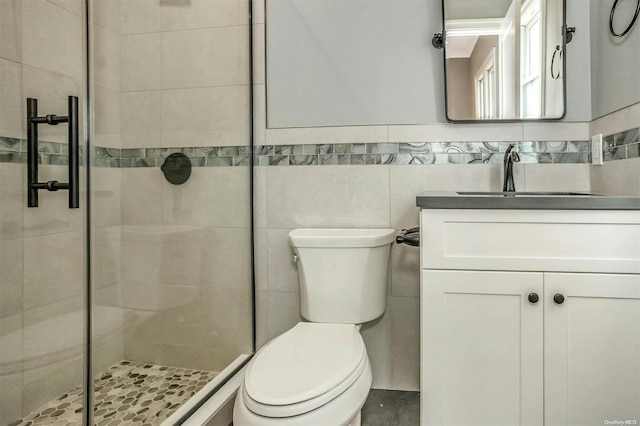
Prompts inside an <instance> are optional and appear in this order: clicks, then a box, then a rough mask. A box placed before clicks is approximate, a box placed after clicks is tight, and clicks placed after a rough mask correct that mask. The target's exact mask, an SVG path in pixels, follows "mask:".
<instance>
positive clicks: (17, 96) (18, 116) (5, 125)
mask: <svg viewBox="0 0 640 426" xmlns="http://www.w3.org/2000/svg"><path fill="white" fill-rule="evenodd" d="M0 94H2V102H1V103H0V134H1V135H2V136H5V137H10V138H21V137H22V110H23V109H24V106H23V105H24V101H23V99H22V67H21V66H20V64H18V63H16V62H13V61H10V60H6V59H0Z"/></svg>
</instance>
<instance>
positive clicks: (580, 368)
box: [544, 273, 640, 426]
mask: <svg viewBox="0 0 640 426" xmlns="http://www.w3.org/2000/svg"><path fill="white" fill-rule="evenodd" d="M544 282H545V287H544V288H545V320H544V321H545V323H544V332H545V425H547V426H548V425H581V426H582V425H598V426H600V425H603V424H614V423H607V422H611V421H622V423H615V424H639V423H640V275H606V274H550V273H549V274H544ZM555 295H562V297H563V298H564V301H563V302H562V304H557V303H555V302H554V296H555ZM626 420H629V421H631V422H630V423H624V421H626ZM634 422H635V423H634Z"/></svg>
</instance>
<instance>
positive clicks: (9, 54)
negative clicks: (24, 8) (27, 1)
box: [0, 0, 22, 62]
mask: <svg viewBox="0 0 640 426" xmlns="http://www.w3.org/2000/svg"><path fill="white" fill-rule="evenodd" d="M21 4H22V2H21V1H20V0H4V1H3V3H2V14H0V58H5V59H9V60H11V61H16V62H21V60H22V46H21V43H20V39H21V37H22V35H21V27H22V19H21V16H22V13H21Z"/></svg>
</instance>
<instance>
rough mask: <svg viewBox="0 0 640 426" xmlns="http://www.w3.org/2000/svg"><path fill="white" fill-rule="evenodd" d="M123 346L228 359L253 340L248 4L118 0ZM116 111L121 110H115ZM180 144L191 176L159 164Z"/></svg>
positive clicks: (153, 354)
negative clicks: (167, 173)
mask: <svg viewBox="0 0 640 426" xmlns="http://www.w3.org/2000/svg"><path fill="white" fill-rule="evenodd" d="M117 16H118V17H119V28H120V34H121V36H120V61H119V78H120V91H121V94H120V105H119V111H120V115H119V121H120V129H121V145H120V147H121V148H122V149H121V151H119V152H117V154H118V155H119V162H120V163H119V164H120V169H119V172H120V179H121V225H122V226H121V229H120V236H121V256H122V261H121V276H120V280H119V284H118V285H117V288H116V289H114V290H115V291H113V292H110V294H109V296H105V297H107V298H111V300H113V301H115V302H116V303H117V304H118V305H119V306H121V307H122V309H123V315H124V342H123V345H124V358H125V359H128V360H133V361H141V362H152V363H156V364H164V365H172V366H179V367H186V368H197V369H205V370H210V371H220V370H222V369H223V368H224V367H226V366H227V365H228V364H229V362H231V361H232V360H233V359H235V358H236V357H237V356H238V355H239V354H240V353H249V352H251V350H252V347H251V346H252V345H251V328H252V326H251V277H250V231H249V198H250V197H249V169H248V164H249V160H248V158H249V157H248V154H249V151H248V145H249V133H250V132H249V129H250V127H249V126H250V125H249V123H250V109H249V90H250V89H249V85H248V84H249V72H250V67H249V47H250V45H249V43H250V41H249V29H248V5H247V3H246V2H244V1H239V0H216V1H211V0H190V1H187V2H185V1H182V0H163V1H157V0H120V13H119V15H117ZM114 121H116V118H114ZM173 152H183V153H185V154H186V155H188V156H189V157H190V158H191V160H192V162H193V165H194V168H193V169H192V174H191V177H190V178H189V180H188V181H187V182H186V183H185V184H183V185H180V186H176V185H172V184H170V183H168V182H167V181H166V180H165V178H164V177H163V175H162V172H161V171H160V166H161V165H162V163H163V162H164V159H165V158H166V157H167V156H168V155H169V154H171V153H173Z"/></svg>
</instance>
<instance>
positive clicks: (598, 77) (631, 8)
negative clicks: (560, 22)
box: [589, 0, 640, 119]
mask: <svg viewBox="0 0 640 426" xmlns="http://www.w3.org/2000/svg"><path fill="white" fill-rule="evenodd" d="M589 3H590V12H591V33H590V35H591V51H592V55H591V74H592V79H591V96H592V112H593V118H594V119H596V118H599V117H602V116H604V115H607V114H610V113H612V112H615V111H617V110H620V109H624V108H626V107H628V106H630V105H634V104H637V103H638V102H640V76H639V75H638V70H639V69H640V54H638V52H640V28H639V27H640V25H638V23H637V22H636V25H635V27H634V28H633V29H632V30H631V31H630V32H629V33H628V34H627V35H626V36H624V37H620V38H617V37H614V36H612V35H611V34H610V32H609V14H610V11H611V6H612V4H613V2H605V1H600V0H591V1H590V2H589ZM635 6H636V3H635V2H624V1H622V2H619V3H618V7H617V9H616V13H615V18H614V28H615V29H616V31H617V32H622V30H623V29H624V28H625V27H626V26H627V25H628V24H629V22H630V18H631V17H633V13H634V12H635Z"/></svg>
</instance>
